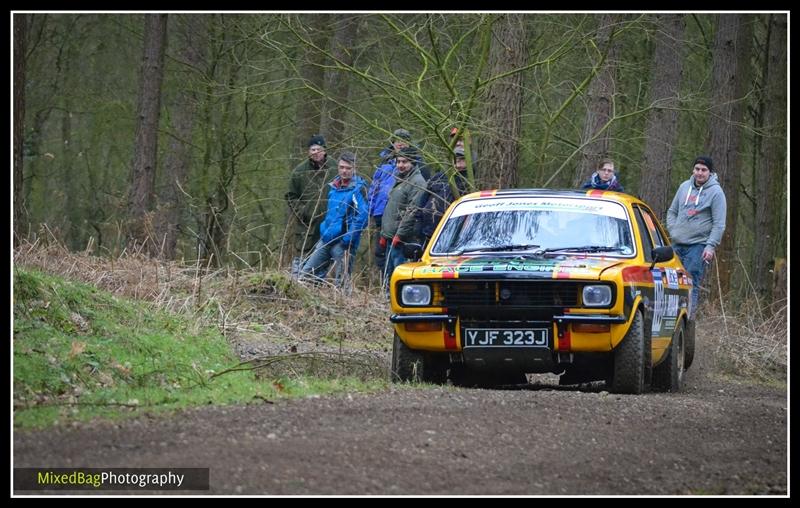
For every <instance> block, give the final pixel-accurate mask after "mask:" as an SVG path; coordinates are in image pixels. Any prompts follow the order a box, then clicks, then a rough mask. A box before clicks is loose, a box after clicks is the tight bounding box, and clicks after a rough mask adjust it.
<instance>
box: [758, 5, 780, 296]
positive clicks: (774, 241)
mask: <svg viewBox="0 0 800 508" xmlns="http://www.w3.org/2000/svg"><path fill="white" fill-rule="evenodd" d="M786 59H787V47H786V16H785V15H783V14H772V15H770V22H769V28H768V42H767V61H766V69H765V71H764V79H763V83H764V85H765V93H764V95H763V100H764V133H765V135H766V139H765V141H764V152H763V155H762V156H761V157H760V158H759V159H758V161H757V165H758V168H757V172H758V178H757V182H758V185H757V186H756V188H755V189H754V190H755V191H756V202H757V206H756V230H755V242H754V243H755V259H754V263H753V265H754V266H753V268H754V270H753V272H754V279H755V286H756V290H757V291H758V293H759V296H761V297H762V298H763V301H764V303H765V304H766V303H768V301H769V298H770V297H771V296H773V295H775V294H777V295H779V297H780V295H785V294H786V292H785V289H775V288H771V287H770V285H771V284H773V282H772V280H771V279H772V278H771V277H770V270H774V271H775V275H776V277H777V275H778V271H779V269H780V267H779V266H778V265H779V263H774V259H775V257H776V256H781V255H783V252H781V251H780V250H779V248H778V245H782V242H781V236H782V233H780V230H781V229H783V230H785V229H786V210H785V209H784V205H783V204H784V203H785V193H786V189H787V185H788V183H787V178H786V176H787V175H786V169H787V168H786V144H785V140H786V109H785V106H786V64H787V61H786ZM765 233H766V235H765ZM776 280H779V279H776ZM783 282H785V279H784V281H783ZM783 282H781V281H780V280H779V283H783Z"/></svg>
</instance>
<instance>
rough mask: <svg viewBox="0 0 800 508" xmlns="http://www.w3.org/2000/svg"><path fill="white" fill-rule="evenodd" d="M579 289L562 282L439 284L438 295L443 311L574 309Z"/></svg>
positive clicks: (580, 285)
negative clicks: (481, 308) (458, 308)
mask: <svg viewBox="0 0 800 508" xmlns="http://www.w3.org/2000/svg"><path fill="white" fill-rule="evenodd" d="M582 286H583V283H581V282H569V281H563V280H555V281H480V282H476V281H449V282H444V283H442V286H441V295H442V302H443V303H442V305H443V306H444V307H494V308H497V307H500V308H526V309H543V308H554V307H577V306H578V300H579V294H580V291H581V288H582Z"/></svg>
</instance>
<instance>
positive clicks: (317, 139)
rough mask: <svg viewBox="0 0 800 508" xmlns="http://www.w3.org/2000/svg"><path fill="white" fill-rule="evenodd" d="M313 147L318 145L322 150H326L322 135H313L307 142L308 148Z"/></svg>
mask: <svg viewBox="0 0 800 508" xmlns="http://www.w3.org/2000/svg"><path fill="white" fill-rule="evenodd" d="M313 145H319V146H321V147H322V148H326V147H325V138H324V137H322V134H314V135H313V136H311V139H309V140H308V146H309V148H310V147H312V146H313Z"/></svg>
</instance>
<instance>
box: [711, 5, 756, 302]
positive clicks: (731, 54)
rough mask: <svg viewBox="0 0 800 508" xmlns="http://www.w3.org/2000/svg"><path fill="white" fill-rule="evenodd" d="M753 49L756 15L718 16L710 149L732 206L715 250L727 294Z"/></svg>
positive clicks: (733, 261)
mask: <svg viewBox="0 0 800 508" xmlns="http://www.w3.org/2000/svg"><path fill="white" fill-rule="evenodd" d="M751 48H752V16H747V15H743V14H734V15H731V14H720V15H718V16H717V31H716V35H715V37H714V49H713V55H714V57H713V65H712V90H713V97H712V103H711V104H712V108H711V121H710V124H709V133H708V144H707V146H708V149H709V152H710V153H709V155H711V158H712V159H713V161H714V168H715V169H716V171H717V174H718V175H719V179H720V185H721V186H722V189H723V190H724V191H725V199H726V201H727V204H728V207H727V208H728V213H727V218H726V221H725V224H726V226H725V234H724V235H723V237H722V243H721V245H720V246H719V247H718V248H717V263H719V288H720V290H721V291H722V294H723V295H725V294H726V293H727V292H728V290H729V289H730V286H731V273H732V272H733V270H734V268H735V267H736V265H737V262H736V255H737V254H736V223H737V216H738V210H739V206H738V202H739V172H740V168H739V166H740V156H739V154H740V149H741V146H740V145H741V135H742V132H741V131H742V129H741V127H740V126H741V125H742V124H743V121H744V102H745V100H744V98H745V96H746V94H747V92H746V90H747V86H748V80H749V77H750V74H749V72H748V68H749V61H750V50H751ZM711 287H715V286H713V285H712V286H711Z"/></svg>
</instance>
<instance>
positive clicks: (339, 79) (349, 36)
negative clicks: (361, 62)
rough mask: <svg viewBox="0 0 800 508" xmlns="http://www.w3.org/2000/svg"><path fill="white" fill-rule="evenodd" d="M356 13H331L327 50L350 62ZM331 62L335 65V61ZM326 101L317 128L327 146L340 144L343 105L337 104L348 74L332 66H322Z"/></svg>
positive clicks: (344, 93)
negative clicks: (329, 40) (331, 32)
mask: <svg viewBox="0 0 800 508" xmlns="http://www.w3.org/2000/svg"><path fill="white" fill-rule="evenodd" d="M359 20H360V19H359V17H358V16H354V15H353V14H336V15H335V16H333V37H332V38H331V44H330V52H331V54H332V55H333V56H334V57H335V58H336V59H337V60H339V61H341V62H342V63H343V64H346V65H352V64H353V54H352V52H351V50H352V48H353V42H354V41H355V40H356V38H357V32H358V25H359ZM330 65H332V66H336V65H337V64H336V63H335V62H330ZM324 83H325V84H324V91H325V101H324V102H323V106H322V118H321V120H320V125H319V132H320V133H321V134H322V135H323V136H325V138H326V141H327V144H328V147H329V148H333V147H339V145H340V144H341V143H342V141H343V140H342V134H343V133H344V128H345V124H344V115H345V109H344V108H342V107H341V106H339V104H343V103H345V102H346V101H347V92H348V89H349V87H350V79H349V75H348V74H347V73H345V72H342V71H339V70H338V69H335V68H330V67H329V68H327V69H325V79H324Z"/></svg>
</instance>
